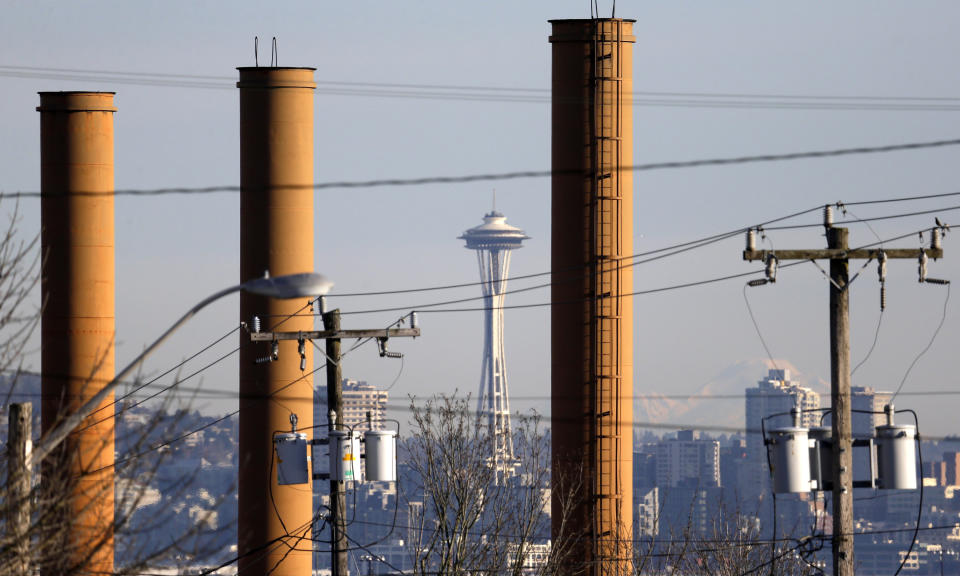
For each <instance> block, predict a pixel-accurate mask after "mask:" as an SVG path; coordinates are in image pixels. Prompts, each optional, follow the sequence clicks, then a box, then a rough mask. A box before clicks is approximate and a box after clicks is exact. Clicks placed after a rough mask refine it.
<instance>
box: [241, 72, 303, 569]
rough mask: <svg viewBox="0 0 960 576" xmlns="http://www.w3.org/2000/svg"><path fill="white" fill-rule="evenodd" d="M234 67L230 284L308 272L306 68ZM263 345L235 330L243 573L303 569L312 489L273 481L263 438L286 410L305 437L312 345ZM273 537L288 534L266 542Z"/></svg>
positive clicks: (283, 308) (282, 424)
mask: <svg viewBox="0 0 960 576" xmlns="http://www.w3.org/2000/svg"><path fill="white" fill-rule="evenodd" d="M239 71H240V81H239V82H238V83H237V87H238V88H239V89H240V188H241V191H240V281H241V282H243V281H247V280H250V279H252V278H256V277H260V276H262V275H263V274H264V272H265V271H269V272H270V274H271V275H272V276H279V275H282V274H294V273H298V272H313V269H314V262H313V187H312V185H313V94H314V89H315V87H316V84H315V83H314V80H313V72H314V68H275V67H269V68H266V67H261V68H239ZM306 303H307V302H306V300H303V301H299V300H297V301H290V300H274V299H270V298H264V297H259V296H254V295H251V294H245V293H242V294H241V296H240V317H241V318H242V319H244V320H246V321H248V322H249V321H250V319H251V317H253V316H259V317H260V318H261V322H262V325H263V330H273V329H278V330H283V331H297V330H304V331H307V330H312V329H313V318H312V317H310V316H309V315H305V316H300V317H291V315H293V314H295V313H297V312H298V311H299V312H305V313H307V314H309V312H310V311H309V310H306V311H304V310H302V308H303V306H304V305H305V304H306ZM269 352H270V351H269V349H267V348H262V347H260V346H254V345H251V343H250V340H249V336H248V335H246V334H241V336H240V460H239V462H240V477H239V518H238V523H239V526H238V529H239V533H238V540H239V555H240V558H241V559H240V564H239V569H240V571H241V572H243V574H244V575H250V576H256V575H261V576H266V575H267V574H273V575H274V576H286V575H290V576H293V575H296V576H303V575H304V574H310V571H311V549H312V542H311V540H310V538H311V526H310V521H311V518H312V516H313V514H312V511H313V502H312V491H311V489H310V486H309V485H306V486H303V485H289V486H280V485H278V484H277V473H276V470H277V463H276V455H275V454H274V451H273V442H272V437H273V433H274V432H279V431H282V432H288V431H289V430H290V415H291V413H295V414H296V415H297V418H298V425H297V428H298V429H302V430H303V431H304V432H306V433H307V434H308V436H310V437H312V436H313V430H312V428H311V427H312V426H313V378H312V377H311V376H310V375H309V374H310V372H311V371H312V369H313V354H312V347H311V346H307V348H306V354H307V364H306V366H307V368H306V370H305V371H304V372H301V371H300V355H299V353H298V351H297V342H296V341H289V340H288V341H284V342H280V349H279V357H278V359H277V360H276V361H275V362H268V363H263V364H254V360H255V359H256V358H258V357H262V356H266V355H268V354H269ZM283 536H291V537H290V538H289V539H287V540H286V541H285V543H280V542H276V543H273V542H275V540H276V539H277V538H281V537H283ZM271 543H272V544H271ZM264 546H266V548H263V547H264ZM290 546H294V547H295V548H294V549H293V550H291V549H290ZM261 549H262V551H259V550H261ZM254 551H257V552H256V553H251V552H254Z"/></svg>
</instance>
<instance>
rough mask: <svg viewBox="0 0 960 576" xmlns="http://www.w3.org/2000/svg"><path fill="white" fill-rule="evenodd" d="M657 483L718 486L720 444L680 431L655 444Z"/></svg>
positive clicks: (663, 486) (689, 432) (662, 484)
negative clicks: (672, 436) (675, 435)
mask: <svg viewBox="0 0 960 576" xmlns="http://www.w3.org/2000/svg"><path fill="white" fill-rule="evenodd" d="M656 466H657V486H659V487H660V488H675V487H677V486H685V487H688V488H716V487H717V486H720V443H719V442H717V441H716V440H706V439H702V438H700V433H699V432H697V431H694V430H681V431H679V432H677V437H676V438H671V439H669V440H663V441H661V442H660V443H658V444H657V464H656Z"/></svg>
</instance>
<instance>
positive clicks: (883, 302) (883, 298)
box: [880, 282, 887, 312]
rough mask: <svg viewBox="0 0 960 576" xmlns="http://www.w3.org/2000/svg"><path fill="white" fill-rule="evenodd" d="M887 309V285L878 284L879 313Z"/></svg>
mask: <svg viewBox="0 0 960 576" xmlns="http://www.w3.org/2000/svg"><path fill="white" fill-rule="evenodd" d="M886 309H887V283H886V282H881V283H880V311H881V312H883V311H884V310H886Z"/></svg>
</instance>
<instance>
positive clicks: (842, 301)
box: [743, 206, 943, 576]
mask: <svg viewBox="0 0 960 576" xmlns="http://www.w3.org/2000/svg"><path fill="white" fill-rule="evenodd" d="M823 224H824V228H825V229H826V233H827V247H828V248H827V249H826V250H776V251H774V250H757V249H756V248H755V246H754V240H753V239H754V232H753V230H751V231H749V232H748V233H747V248H746V250H744V251H743V259H744V260H747V261H754V260H760V261H765V262H767V278H768V281H770V282H774V281H775V280H776V275H775V270H776V266H777V263H778V262H780V261H783V260H810V261H816V260H830V401H831V408H832V410H831V415H832V417H831V421H832V424H833V453H832V459H831V460H832V463H833V479H832V480H833V541H832V543H833V574H834V576H854V573H853V442H852V432H851V428H852V427H851V414H850V293H849V291H848V288H849V287H850V277H849V263H850V260H852V259H875V260H877V261H878V262H880V263H881V264H880V265H881V270H883V269H884V267H885V262H886V260H887V259H914V260H919V261H920V262H921V264H920V268H921V271H920V281H921V282H924V281H927V282H937V283H939V282H940V281H936V280H934V279H931V278H926V271H925V268H926V259H927V258H934V259H936V258H942V257H943V248H942V247H941V246H940V234H941V229H940V228H939V227H938V228H933V229H932V230H931V231H930V234H931V241H930V248H927V249H924V248H907V249H903V248H900V249H883V248H868V249H856V250H850V249H849V245H848V244H849V243H848V237H849V231H848V230H847V229H846V228H837V227H834V226H833V213H832V207H831V206H827V207H825V209H824V223H823ZM771 272H773V274H771ZM884 274H885V272H883V271H882V272H881V279H882V278H883V275H884ZM761 282H762V281H761ZM882 301H883V297H882V296H881V306H882V305H883V304H882ZM773 537H774V538H776V537H777V536H776V534H774V535H773Z"/></svg>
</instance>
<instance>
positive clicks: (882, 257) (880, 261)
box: [877, 251, 887, 282]
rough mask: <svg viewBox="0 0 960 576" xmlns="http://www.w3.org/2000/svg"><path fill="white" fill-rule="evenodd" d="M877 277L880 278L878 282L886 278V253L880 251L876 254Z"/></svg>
mask: <svg viewBox="0 0 960 576" xmlns="http://www.w3.org/2000/svg"><path fill="white" fill-rule="evenodd" d="M877 277H878V278H879V279H880V282H885V281H886V280H887V253H886V252H882V251H881V252H880V254H878V255H877Z"/></svg>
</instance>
